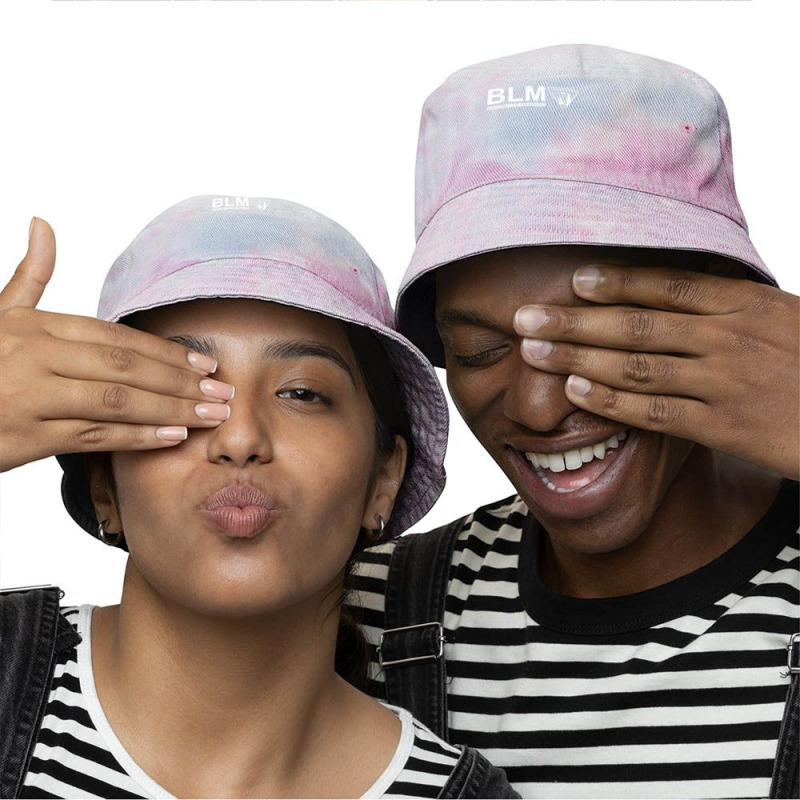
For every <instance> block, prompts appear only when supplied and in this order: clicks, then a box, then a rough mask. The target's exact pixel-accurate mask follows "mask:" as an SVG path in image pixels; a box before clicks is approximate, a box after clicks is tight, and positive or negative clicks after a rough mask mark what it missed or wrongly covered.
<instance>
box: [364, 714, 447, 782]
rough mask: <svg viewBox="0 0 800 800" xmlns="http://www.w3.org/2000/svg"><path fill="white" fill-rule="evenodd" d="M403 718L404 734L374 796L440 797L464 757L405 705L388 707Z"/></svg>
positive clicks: (401, 720)
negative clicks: (412, 714)
mask: <svg viewBox="0 0 800 800" xmlns="http://www.w3.org/2000/svg"><path fill="white" fill-rule="evenodd" d="M387 707H388V708H390V709H391V710H392V711H393V712H394V713H395V714H397V716H398V717H399V718H400V722H401V723H402V733H401V735H400V742H399V744H398V746H397V750H396V752H395V756H394V758H393V759H392V762H391V764H390V765H389V767H388V768H387V769H386V771H385V772H384V774H383V776H382V779H381V781H379V784H380V785H377V784H376V786H375V787H373V790H374V792H370V793H368V795H367V796H370V797H382V798H390V797H438V796H439V794H440V792H441V790H442V789H443V787H444V785H445V784H446V783H447V781H448V780H449V779H450V776H451V775H452V773H453V771H454V770H455V768H456V765H457V764H458V761H459V758H460V757H461V750H460V749H459V748H457V747H454V746H453V745H451V744H448V743H447V742H445V741H444V740H443V739H440V738H439V737H438V736H436V735H435V734H434V733H433V732H431V731H430V730H429V729H428V728H427V727H425V725H423V724H422V723H421V722H419V721H418V720H416V719H414V717H412V716H411V714H410V713H409V712H408V711H406V710H405V709H404V708H399V707H397V706H387Z"/></svg>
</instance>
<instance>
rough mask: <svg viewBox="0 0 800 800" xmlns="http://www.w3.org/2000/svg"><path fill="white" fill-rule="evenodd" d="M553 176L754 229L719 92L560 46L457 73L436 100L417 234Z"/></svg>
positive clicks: (685, 74) (657, 64)
mask: <svg viewBox="0 0 800 800" xmlns="http://www.w3.org/2000/svg"><path fill="white" fill-rule="evenodd" d="M531 179H550V180H564V181H581V182H585V183H597V184H603V185H608V186H615V187H619V188H625V189H632V190H635V191H638V192H648V193H652V194H654V195H657V196H660V197H665V198H670V199H673V200H679V201H683V202H686V203H691V204H693V205H696V206H700V207H702V208H706V209H708V210H711V211H715V212H717V213H720V214H724V215H725V216H727V217H729V218H730V219H731V220H733V221H734V222H736V223H737V224H738V225H741V226H742V227H745V226H746V223H745V219H744V216H743V214H742V210H741V208H740V206H739V203H738V200H737V198H736V192H735V189H734V183H733V162H732V155H731V137H730V127H729V123H728V116H727V112H726V110H725V106H724V104H723V102H722V99H721V98H720V96H719V94H718V93H717V91H716V90H715V89H714V88H713V87H712V86H711V85H710V84H709V83H708V82H707V81H706V80H705V79H703V78H702V77H700V76H699V75H697V74H695V73H694V72H691V71H690V70H688V69H685V68H683V67H680V66H677V65H675V64H671V63H669V62H666V61H661V60H659V59H655V58H649V57H647V56H641V55H637V54H634V53H628V52H624V51H621V50H616V49H613V48H608V47H600V46H595V45H580V44H575V45H558V46H555V47H546V48H541V49H538V50H532V51H530V52H526V53H520V54H517V55H514V56H509V57H505V58H499V59H495V60H492V61H486V62H483V63H481V64H475V65H472V66H470V67H467V68H465V69H462V70H460V71H458V72H456V73H454V74H453V75H452V76H451V77H450V78H448V79H447V80H446V81H445V82H444V83H443V84H442V86H440V87H439V88H438V89H437V90H436V91H435V92H433V94H431V95H430V97H429V98H428V99H427V101H426V102H425V105H424V107H423V111H422V121H421V126H420V139H419V146H418V150H417V186H416V236H417V239H419V237H420V235H421V234H422V232H423V231H424V230H425V228H426V227H427V225H428V224H429V223H430V221H431V219H432V218H433V217H434V216H435V215H436V213H437V212H438V211H439V209H440V208H441V207H442V206H443V205H445V204H446V203H447V202H448V201H449V200H452V199H453V198H455V197H458V196H459V195H462V194H464V193H466V192H469V191H471V190H473V189H476V188H478V187H480V186H485V185H488V184H491V183H496V182H505V181H513V180H531Z"/></svg>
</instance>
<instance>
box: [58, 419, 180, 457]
mask: <svg viewBox="0 0 800 800" xmlns="http://www.w3.org/2000/svg"><path fill="white" fill-rule="evenodd" d="M44 426H45V430H46V432H47V436H48V439H49V440H50V441H51V442H53V445H54V449H56V450H57V452H59V453H91V452H105V451H108V452H113V451H122V450H159V449H164V448H167V447H174V446H175V445H176V444H180V443H181V442H183V441H185V440H186V438H187V435H188V431H187V429H186V428H185V427H181V426H155V425H127V424H123V423H104V422H97V421H96V420H85V419H60V420H49V421H47V422H46V423H44Z"/></svg>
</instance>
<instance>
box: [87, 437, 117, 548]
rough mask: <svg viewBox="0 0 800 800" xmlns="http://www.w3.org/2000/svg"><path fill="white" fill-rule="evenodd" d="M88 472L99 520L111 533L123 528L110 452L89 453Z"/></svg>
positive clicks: (90, 490) (93, 501) (91, 493)
mask: <svg viewBox="0 0 800 800" xmlns="http://www.w3.org/2000/svg"><path fill="white" fill-rule="evenodd" d="M85 459H86V472H87V474H88V476H89V494H90V495H91V497H92V503H93V504H94V509H95V513H96V514H97V521H98V522H102V523H103V524H104V525H105V528H106V530H107V531H108V532H109V533H116V532H118V531H121V530H122V519H121V518H120V515H119V508H118V506H117V496H116V490H115V485H114V472H113V470H112V468H111V454H110V453H87V454H86V455H85Z"/></svg>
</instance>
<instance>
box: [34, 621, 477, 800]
mask: <svg viewBox="0 0 800 800" xmlns="http://www.w3.org/2000/svg"><path fill="white" fill-rule="evenodd" d="M92 610H93V607H92V606H80V607H75V608H68V609H65V610H64V611H63V613H64V615H65V616H66V618H67V619H68V620H69V621H70V622H71V623H72V625H74V626H75V628H76V629H77V630H78V633H80V634H81V636H82V637H83V641H82V642H81V643H80V644H79V645H78V646H77V647H76V648H74V649H72V650H68V651H66V652H65V653H64V654H62V656H61V657H60V658H59V661H58V663H57V665H56V669H55V675H54V679H53V685H52V688H51V690H50V697H49V700H48V704H47V707H46V708H45V716H44V720H43V722H42V727H41V730H40V732H39V737H38V739H37V742H36V746H35V748H34V751H33V758H32V759H31V764H30V767H29V769H28V773H27V775H26V777H25V782H24V786H23V791H22V794H21V797H29V798H32V797H37V798H42V797H60V798H69V797H82V798H83V797H99V798H129V797H145V798H153V797H172V796H173V795H171V794H170V793H169V792H168V791H167V790H166V789H164V788H163V787H162V786H160V785H159V784H158V783H156V782H155V781H154V780H153V779H152V778H150V776H149V775H147V773H145V772H144V770H142V769H141V767H139V765H138V764H136V762H135V761H134V760H133V759H132V758H131V757H130V755H128V753H127V752H126V750H125V748H124V747H123V746H122V744H121V743H120V741H119V739H117V737H116V735H115V734H114V731H113V730H112V729H111V726H110V725H109V723H108V720H107V719H106V716H105V714H104V713H103V709H102V707H101V706H100V702H99V700H98V698H97V692H96V690H95V684H94V677H93V674H92V663H91V643H90V642H91V616H92ZM389 708H391V709H392V710H393V711H394V712H395V713H396V714H397V715H398V716H399V718H400V722H401V735H400V741H399V743H398V745H397V749H396V750H395V753H394V757H393V758H392V760H391V762H390V763H389V765H388V766H387V767H386V769H385V770H384V771H383V774H382V775H381V776H380V777H379V778H378V779H377V780H376V781H375V783H374V784H373V785H372V786H371V787H370V788H369V790H368V791H367V792H366V793H365V794H364V795H363V797H365V798H399V797H438V795H439V793H440V791H441V789H442V787H443V786H444V785H445V783H446V782H447V779H448V778H449V777H450V774H451V773H452V772H453V768H454V767H455V765H456V763H457V761H458V759H459V757H460V756H461V751H460V749H458V748H456V747H453V746H452V745H449V744H447V743H445V742H443V741H442V740H441V739H439V738H438V737H436V736H434V735H433V734H432V733H431V732H430V731H429V730H428V729H427V728H426V727H425V726H424V725H422V724H420V723H419V722H417V721H416V720H415V719H413V718H412V716H411V715H410V714H409V713H408V712H407V711H406V710H404V709H398V708H394V707H392V706H389Z"/></svg>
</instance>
